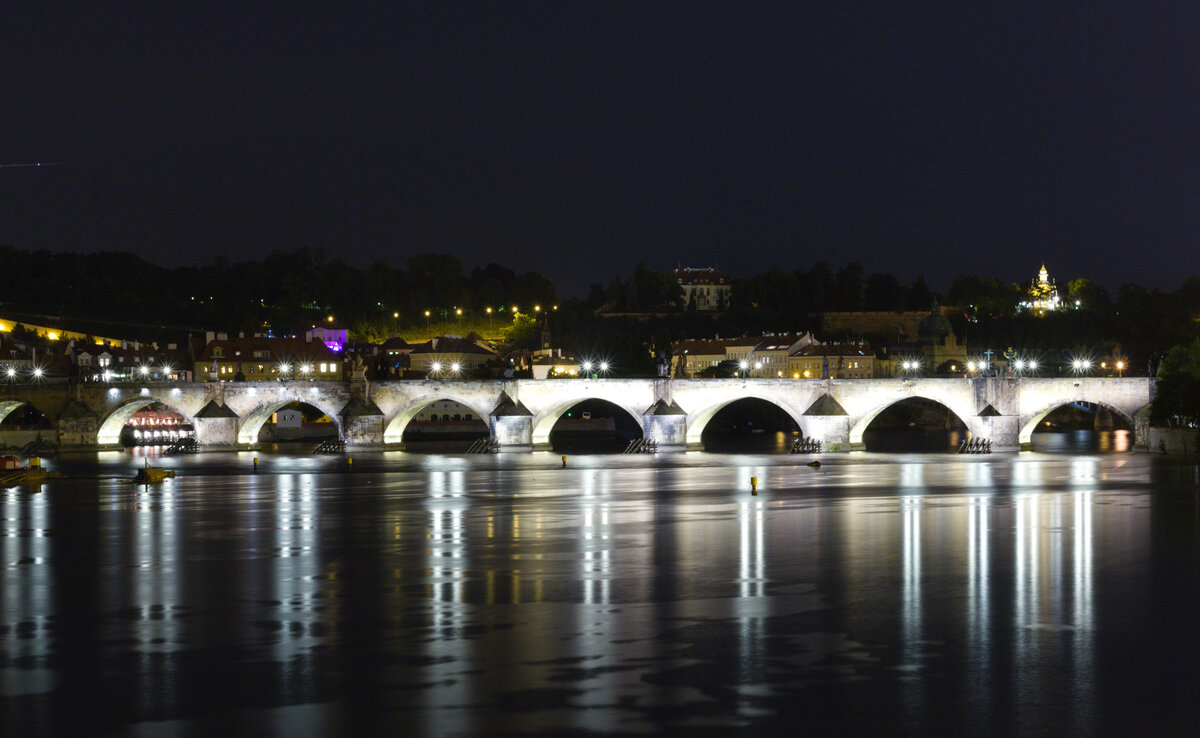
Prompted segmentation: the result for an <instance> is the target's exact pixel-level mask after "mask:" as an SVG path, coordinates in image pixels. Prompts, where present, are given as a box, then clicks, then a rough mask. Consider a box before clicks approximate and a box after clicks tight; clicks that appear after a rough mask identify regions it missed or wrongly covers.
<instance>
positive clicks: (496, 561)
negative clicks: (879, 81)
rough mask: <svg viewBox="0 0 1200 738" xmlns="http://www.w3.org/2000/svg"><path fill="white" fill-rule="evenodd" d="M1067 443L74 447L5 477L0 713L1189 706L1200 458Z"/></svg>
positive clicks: (944, 716) (153, 719)
mask: <svg viewBox="0 0 1200 738" xmlns="http://www.w3.org/2000/svg"><path fill="white" fill-rule="evenodd" d="M1052 440H1053V442H1051V443H1050V444H1049V447H1046V448H1045V449H1044V450H1043V451H1039V452H1033V453H1025V454H1020V455H1000V454H995V455H990V456H957V455H953V454H890V455H889V454H877V453H855V454H843V455H832V456H825V457H823V461H824V464H823V465H822V466H821V467H820V468H812V467H808V466H806V465H805V462H806V461H808V459H809V457H804V456H789V455H786V454H735V453H725V454H713V453H707V454H698V453H692V454H686V455H665V454H664V455H658V456H632V457H631V456H618V455H607V456H604V455H598V456H572V457H568V460H567V466H566V468H563V466H562V461H561V459H560V457H559V456H558V455H552V454H545V453H538V454H531V455H512V456H509V455H504V456H476V457H461V456H460V457H451V456H433V455H428V456H420V455H415V454H404V453H387V454H370V455H361V456H356V457H353V462H352V463H349V462H347V460H346V459H345V458H341V457H337V458H332V457H319V458H309V457H298V456H287V455H279V454H266V453H262V454H258V458H259V473H257V474H254V473H252V471H251V470H252V469H253V459H254V458H255V454H251V453H205V454H199V455H196V456H193V457H190V458H171V459H163V460H161V461H160V463H162V464H163V465H166V466H170V467H172V468H175V469H176V470H177V471H178V474H179V476H178V477H177V478H176V479H174V480H170V481H168V482H166V483H165V484H163V485H162V486H159V487H149V488H148V487H139V486H133V485H131V484H129V483H127V482H126V481H124V479H123V477H127V476H130V475H132V473H133V469H134V468H135V467H136V466H137V465H138V464H140V463H142V462H141V459H140V458H135V457H132V456H130V455H129V454H119V453H111V454H90V455H78V456H71V455H63V456H62V457H60V458H58V459H51V460H48V461H47V464H49V465H51V466H52V467H53V468H57V469H60V470H62V471H65V472H67V473H70V474H72V475H74V476H75V477H86V478H75V479H71V480H59V481H52V482H49V483H46V484H44V485H43V486H42V487H41V488H40V491H34V490H31V489H29V488H24V487H18V488H13V489H6V490H5V489H0V567H2V580H0V734H3V735H6V736H7V735H13V736H17V735H33V734H50V733H54V734H73V735H94V734H108V735H161V734H185V735H214V734H219V733H222V732H224V733H235V734H256V735H280V736H298V735H330V734H361V735H375V734H388V735H430V736H443V735H476V734H508V735H535V734H590V733H596V734H600V733H607V732H612V733H623V734H628V733H633V734H636V733H684V732H686V733H688V734H695V735H722V736H725V735H731V734H733V735H740V734H745V735H761V734H776V733H779V734H782V733H788V734H791V733H797V732H801V731H807V732H811V733H818V734H845V733H848V732H851V733H862V732H870V733H886V734H943V733H954V734H985V735H986V734H1012V733H1024V734H1045V735H1051V734H1053V735H1063V734H1066V735H1072V734H1076V735H1078V734H1096V733H1114V734H1117V733H1120V734H1134V733H1136V734H1148V733H1156V734H1161V733H1182V732H1191V731H1193V730H1194V729H1195V715H1196V704H1197V697H1200V468H1198V467H1197V466H1196V465H1195V464H1193V463H1188V462H1183V461H1180V460H1171V459H1167V458H1164V457H1159V456H1153V455H1146V454H1133V453H1099V452H1095V451H1094V450H1089V449H1094V447H1095V446H1096V445H1097V444H1094V443H1092V442H1091V441H1086V439H1085V441H1086V442H1085V441H1079V440H1073V439H1072V438H1071V437H1064V438H1059V439H1052ZM1099 445H1104V444H1099ZM1112 445H1113V443H1112V440H1111V439H1110V441H1109V442H1108V443H1107V447H1110V448H1111V447H1112ZM753 478H756V479H757V488H758V490H759V493H758V494H757V495H752V493H751V492H752V479H753Z"/></svg>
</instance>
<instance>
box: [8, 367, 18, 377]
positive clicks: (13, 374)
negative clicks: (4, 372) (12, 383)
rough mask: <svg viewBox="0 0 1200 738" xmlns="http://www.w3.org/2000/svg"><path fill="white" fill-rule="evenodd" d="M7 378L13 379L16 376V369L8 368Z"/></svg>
mask: <svg viewBox="0 0 1200 738" xmlns="http://www.w3.org/2000/svg"><path fill="white" fill-rule="evenodd" d="M8 376H9V378H10V379H11V378H12V377H15V376H17V370H16V369H13V368H12V367H11V366H10V367H9V368H8Z"/></svg>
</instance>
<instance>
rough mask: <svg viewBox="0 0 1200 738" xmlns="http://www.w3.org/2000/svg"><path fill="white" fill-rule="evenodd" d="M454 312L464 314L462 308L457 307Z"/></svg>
mask: <svg viewBox="0 0 1200 738" xmlns="http://www.w3.org/2000/svg"><path fill="white" fill-rule="evenodd" d="M454 314H455V315H462V308H455V310H454Z"/></svg>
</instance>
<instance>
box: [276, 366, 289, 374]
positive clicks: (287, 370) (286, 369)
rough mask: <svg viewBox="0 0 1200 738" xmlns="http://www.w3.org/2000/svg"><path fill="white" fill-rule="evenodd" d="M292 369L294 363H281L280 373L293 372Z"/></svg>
mask: <svg viewBox="0 0 1200 738" xmlns="http://www.w3.org/2000/svg"><path fill="white" fill-rule="evenodd" d="M291 371H292V365H291V364H280V365H279V373H280V374H287V373H289V372H291Z"/></svg>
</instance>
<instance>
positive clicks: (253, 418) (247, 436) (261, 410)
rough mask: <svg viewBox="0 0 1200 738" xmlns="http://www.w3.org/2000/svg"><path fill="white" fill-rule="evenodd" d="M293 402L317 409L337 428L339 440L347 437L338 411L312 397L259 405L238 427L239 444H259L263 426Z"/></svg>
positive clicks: (318, 398)
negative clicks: (259, 433) (259, 435)
mask: <svg viewBox="0 0 1200 738" xmlns="http://www.w3.org/2000/svg"><path fill="white" fill-rule="evenodd" d="M293 402H295V403H300V404H304V405H311V406H312V407H315V408H316V409H318V410H320V411H321V412H323V413H325V415H326V416H327V417H328V418H329V420H330V422H332V423H333V427H334V428H337V432H338V438H344V437H345V432H344V429H343V428H342V418H341V416H339V415H338V411H337V410H334V409H332V408H330V407H329V406H328V405H326V404H325V402H323V398H322V397H320V396H318V395H313V396H312V397H309V398H304V399H296V398H293V397H288V398H285V399H282V400H276V401H275V402H269V403H267V404H265V405H259V406H258V407H257V408H255V409H254V410H252V411H251V412H250V414H249V415H247V416H246V417H245V418H244V419H242V420H241V424H240V425H239V427H238V443H239V444H254V443H258V432H259V431H261V430H262V427H263V425H264V424H266V422H267V421H268V420H270V419H271V416H272V415H274V414H275V413H277V412H279V411H280V410H282V409H283V408H285V407H287V406H288V405H291V404H292V403H293Z"/></svg>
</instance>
